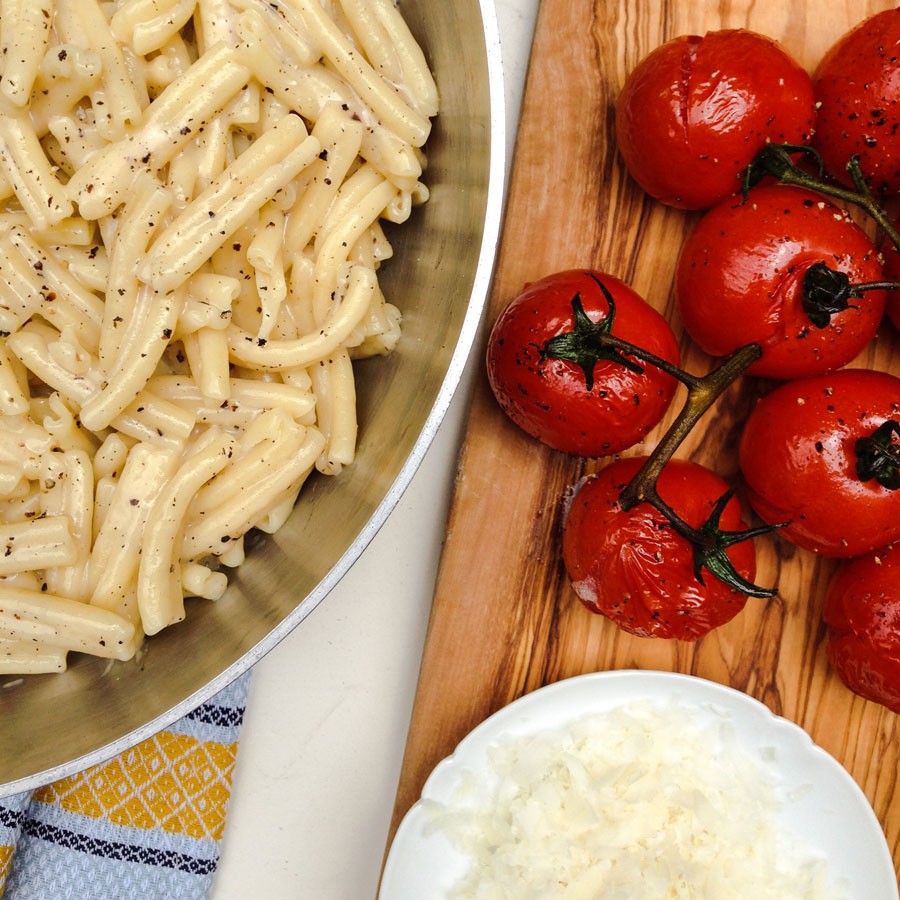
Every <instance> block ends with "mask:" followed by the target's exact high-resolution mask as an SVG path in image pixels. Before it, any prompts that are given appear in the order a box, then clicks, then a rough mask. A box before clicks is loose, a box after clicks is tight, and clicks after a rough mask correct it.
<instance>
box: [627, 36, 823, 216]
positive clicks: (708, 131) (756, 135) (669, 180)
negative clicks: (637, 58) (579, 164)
mask: <svg viewBox="0 0 900 900" xmlns="http://www.w3.org/2000/svg"><path fill="white" fill-rule="evenodd" d="M814 118H815V101H814V98H813V91H812V83H811V81H810V78H809V75H808V74H807V73H806V72H805V71H804V69H803V68H802V67H801V66H800V65H799V64H798V63H797V62H796V61H794V60H793V59H792V58H791V57H790V56H789V55H788V54H787V53H786V52H785V51H784V49H783V48H782V47H781V46H780V45H779V44H778V43H776V42H775V41H773V40H771V39H770V38H767V37H763V36H762V35H759V34H756V33H754V32H752V31H743V30H726V31H712V32H709V33H707V34H706V36H705V37H699V36H697V35H684V36H682V37H677V38H674V39H673V40H671V41H668V42H667V43H665V44H663V45H662V46H660V47H657V49H656V50H654V51H653V52H651V53H650V54H649V55H648V56H646V57H645V58H644V59H643V60H642V61H641V62H640V63H639V64H638V65H637V67H636V68H635V69H634V70H633V71H632V72H631V74H630V75H629V76H628V78H627V79H626V81H625V85H624V88H623V90H622V94H621V96H620V98H619V102H618V104H617V107H616V136H617V141H618V146H619V152H620V153H621V155H622V159H623V160H624V162H625V165H626V166H627V167H628V170H629V171H630V172H631V174H632V176H633V177H634V179H635V181H637V182H638V184H639V185H640V186H641V187H642V188H643V189H644V190H645V191H646V192H647V193H648V194H650V196H651V197H655V198H656V199H657V200H661V201H662V202H663V203H667V204H669V205H671V206H677V207H681V208H683V209H708V208H709V207H711V206H714V205H715V204H716V203H718V202H719V201H720V200H723V199H725V198H726V197H729V196H731V195H732V194H734V193H736V192H737V191H738V190H740V187H741V182H740V177H741V173H742V172H743V170H744V169H745V168H746V167H747V165H748V164H749V163H750V161H751V160H752V159H753V157H754V156H755V155H756V154H757V152H759V150H761V149H762V147H763V146H764V145H765V144H766V142H767V141H770V140H771V141H775V142H777V143H789V144H800V143H806V142H807V141H808V139H809V135H810V134H811V132H812V126H813V121H814Z"/></svg>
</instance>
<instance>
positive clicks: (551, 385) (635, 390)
mask: <svg viewBox="0 0 900 900" xmlns="http://www.w3.org/2000/svg"><path fill="white" fill-rule="evenodd" d="M597 279H599V280H601V281H602V283H603V284H604V286H605V287H606V288H607V290H609V291H610V293H611V295H612V296H613V302H614V305H615V315H614V319H613V326H612V333H613V335H614V336H616V337H619V338H621V339H622V340H624V341H628V342H629V343H632V344H635V345H637V346H639V347H641V348H643V349H644V350H647V351H649V352H651V353H653V354H655V355H656V356H659V357H661V358H663V359H665V360H667V361H668V362H670V363H672V364H673V365H678V361H679V352H678V344H677V342H676V340H675V336H674V334H673V333H672V329H671V328H670V326H669V324H668V323H667V322H666V320H665V319H664V318H663V317H662V316H661V315H660V314H659V313H658V312H656V310H655V309H653V307H651V306H650V305H649V304H648V303H647V302H646V301H645V300H644V299H643V298H642V297H640V296H639V295H638V294H637V293H635V292H634V291H633V290H632V289H631V288H630V287H629V286H628V285H627V284H625V283H624V282H623V281H620V280H619V279H618V278H613V277H612V276H610V275H606V274H604V273H601V272H591V271H589V270H586V269H573V270H568V271H565V272H558V273H556V274H554V275H550V276H548V277H546V278H543V279H541V280H540V281H536V282H534V283H533V284H530V285H528V286H526V288H525V289H524V290H523V291H522V293H521V294H520V295H519V296H518V297H516V298H515V299H514V300H513V301H512V302H511V303H510V304H509V306H507V307H506V309H504V310H503V312H501V314H500V316H499V317H498V318H497V321H496V322H495V323H494V327H493V329H492V330H491V335H490V337H489V339H488V348H487V360H486V364H487V374H488V380H489V382H490V385H491V389H492V390H493V392H494V396H495V397H496V398H497V402H498V403H499V404H500V406H501V408H502V409H503V411H504V412H505V413H506V414H507V415H508V416H509V418H510V419H512V421H513V422H515V423H516V425H518V426H519V427H520V428H521V429H523V430H524V431H525V432H527V433H528V434H530V435H531V436H532V437H535V438H537V439H538V440H540V441H542V442H543V443H545V444H547V445H548V446H550V447H552V448H553V449H555V450H561V451H563V452H565V453H572V454H575V455H578V456H584V457H599V456H607V455H610V454H613V453H618V452H619V451H621V450H624V449H626V448H628V447H631V446H633V445H634V444H637V443H638V442H640V441H641V440H643V438H644V437H646V435H647V434H648V432H649V431H650V430H651V429H652V428H653V427H654V426H655V425H656V424H657V423H658V422H659V421H660V420H661V419H662V417H663V415H664V414H665V412H666V410H667V409H668V407H669V404H670V403H671V401H672V397H673V395H674V393H675V388H676V387H677V382H676V380H675V379H674V378H673V377H672V376H670V375H667V374H665V373H663V372H661V371H660V370H659V369H657V368H656V367H655V366H653V365H650V364H642V368H643V372H642V373H640V374H638V373H636V372H633V371H631V370H629V369H628V368H626V366H624V365H622V364H621V363H619V362H614V361H607V360H601V361H599V362H598V363H597V364H596V365H595V366H594V367H593V377H594V384H593V386H592V387H591V389H590V390H588V388H587V379H586V376H585V373H584V371H583V370H582V369H581V368H580V367H579V366H578V365H577V364H575V363H573V362H569V361H567V360H562V359H551V358H546V357H545V356H544V353H543V348H544V347H545V345H546V344H547V341H549V340H550V339H551V338H553V337H556V336H557V335H560V334H564V333H566V332H570V331H572V329H573V327H574V313H573V309H572V299H573V298H574V297H579V298H580V300H581V303H582V306H583V307H584V311H585V313H586V314H587V316H588V318H589V319H591V320H592V321H594V322H600V321H603V320H605V319H606V318H607V317H608V315H609V304H608V303H607V301H606V299H605V297H604V296H603V294H602V292H601V290H600V287H599V286H598V284H597Z"/></svg>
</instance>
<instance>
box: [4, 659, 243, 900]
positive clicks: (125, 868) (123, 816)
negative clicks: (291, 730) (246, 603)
mask: <svg viewBox="0 0 900 900" xmlns="http://www.w3.org/2000/svg"><path fill="white" fill-rule="evenodd" d="M248 686H249V674H247V675H244V676H243V677H242V678H239V679H238V680H237V681H236V682H234V683H233V684H232V685H230V686H229V687H228V688H226V689H225V690H224V691H222V692H221V693H219V694H217V695H216V696H215V697H213V698H212V699H211V700H209V701H207V702H206V703H204V704H202V705H201V706H198V707H197V708H196V709H195V710H193V711H192V712H190V713H188V714H187V715H186V716H185V717H184V718H183V719H180V720H179V721H178V722H176V723H174V724H173V725H172V726H170V727H169V728H167V729H165V730H164V731H161V732H159V733H158V734H156V735H154V736H153V737H151V738H148V739H147V740H145V741H143V742H142V743H140V744H138V745H137V746H136V747H134V748H132V749H131V750H128V751H127V752H125V753H123V754H121V755H120V756H117V757H114V758H113V759H111V760H109V761H108V762H105V763H101V764H100V765H97V766H94V767H93V768H90V769H87V770H86V771H84V772H81V773H80V774H78V775H73V776H72V777H70V778H65V779H63V780H61V781H57V782H55V783H53V784H50V785H47V786H46V787H43V788H39V789H38V790H36V791H34V792H33V793H25V794H16V795H14V796H12V797H7V798H6V799H2V800H0V898H2V900H69V898H71V900H76V898H77V900H118V898H122V900H126V898H127V900H131V898H141V900H156V898H159V900H202V898H205V897H207V896H208V894H209V890H210V887H211V885H212V879H213V875H214V874H215V870H216V864H217V862H218V859H219V844H220V841H221V839H222V834H223V832H224V828H225V813H226V808H227V804H228V798H229V796H230V793H231V778H232V772H233V770H234V765H235V761H236V757H237V748H238V736H239V732H240V727H241V722H242V719H243V712H244V702H245V699H246V695H247V688H248Z"/></svg>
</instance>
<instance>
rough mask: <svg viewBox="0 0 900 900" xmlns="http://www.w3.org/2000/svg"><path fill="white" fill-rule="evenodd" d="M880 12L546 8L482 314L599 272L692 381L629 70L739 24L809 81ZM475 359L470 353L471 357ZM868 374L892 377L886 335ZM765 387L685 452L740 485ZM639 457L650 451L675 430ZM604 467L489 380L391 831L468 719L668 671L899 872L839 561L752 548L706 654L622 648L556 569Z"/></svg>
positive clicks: (480, 395)
mask: <svg viewBox="0 0 900 900" xmlns="http://www.w3.org/2000/svg"><path fill="white" fill-rule="evenodd" d="M893 5H894V4H892V3H888V2H863V0H854V2H836V0H829V2H827V3H816V2H813V0H791V2H782V0H756V2H753V0H747V2H730V0H619V2H614V0H543V2H542V5H541V8H540V10H539V15H538V21H537V28H536V34H535V40H534V45H533V50H532V56H531V63H530V67H529V74H528V79H527V82H526V89H525V97H524V105H523V110H522V117H521V123H520V130H519V134H518V139H517V144H516V151H515V158H514V162H513V170H512V177H511V183H510V192H509V196H508V202H507V212H506V220H505V225H504V232H503V237H502V241H501V249H500V255H499V259H498V265H497V270H496V275H495V280H494V283H493V287H492V292H491V298H490V308H489V312H488V316H489V319H490V321H493V319H494V318H495V317H496V315H497V313H498V312H499V310H500V309H501V308H502V306H504V305H505V304H506V303H507V302H509V300H511V299H512V298H513V297H514V296H515V295H516V293H518V291H519V290H520V289H521V287H522V286H523V284H524V283H526V282H527V281H530V280H535V279H537V278H540V277H542V276H544V275H547V274H550V273H551V272H554V271H556V270H559V269H564V268H568V267H573V266H593V267H596V268H599V269H601V270H605V271H607V272H609V273H611V274H614V275H617V276H619V277H621V278H623V279H624V280H626V281H628V282H629V283H630V284H632V285H633V286H634V287H635V289H636V290H637V291H638V292H639V293H641V294H642V295H643V296H644V297H645V298H646V299H647V300H648V301H649V302H651V303H652V304H653V305H654V306H656V307H657V308H658V309H659V310H661V311H663V312H664V313H665V314H666V315H667V317H668V318H669V321H670V322H671V323H672V324H673V327H674V328H675V331H676V334H678V335H679V337H680V340H681V347H682V353H683V361H684V364H685V368H687V369H688V370H689V371H692V372H695V373H702V372H705V371H707V370H708V369H709V368H710V365H711V363H710V360H709V359H708V358H707V357H705V356H704V355H703V354H702V353H701V352H700V351H698V350H697V349H696V348H694V347H693V346H692V345H691V343H690V341H689V340H688V339H687V338H686V337H685V336H683V334H682V331H681V326H680V323H679V322H678V318H677V314H676V313H675V310H674V307H673V302H672V290H671V285H672V279H673V273H674V269H675V264H676V260H677V255H678V250H679V248H680V246H681V243H682V241H683V239H684V237H685V236H686V234H687V232H688V230H689V229H690V227H691V226H692V225H693V223H694V222H695V221H696V214H689V213H684V212H680V211H676V210H671V209H666V208H664V207H662V206H660V205H658V204H656V203H655V202H654V201H652V200H650V199H649V198H648V197H646V196H644V195H643V194H642V192H641V191H640V190H639V189H638V187H637V186H636V185H635V184H634V182H632V181H631V180H630V178H629V177H628V176H627V174H626V173H625V171H624V169H623V167H622V164H621V162H620V160H619V159H618V157H617V154H616V151H615V144H614V135H613V125H614V104H615V101H616V98H617V96H618V94H619V91H620V89H621V86H622V84H623V82H624V79H625V76H626V74H627V72H628V71H630V69H631V68H633V67H634V65H635V64H636V63H637V62H638V60H639V59H640V58H641V57H642V56H643V55H645V54H646V53H647V52H649V51H650V50H651V49H653V48H654V47H656V46H657V45H658V44H660V43H662V42H663V41H664V40H667V39H668V38H671V37H674V36H676V35H679V34H685V33H698V34H702V33H704V32H705V31H707V30H712V29H716V28H722V27H744V28H751V29H753V30H755V31H759V32H762V33H764V34H768V35H770V36H772V37H775V38H777V39H779V40H780V41H781V43H782V44H783V45H784V46H785V48H786V49H787V50H788V51H789V52H790V53H791V54H793V55H794V56H795V58H797V59H798V60H799V61H800V62H801V63H802V64H803V65H805V66H806V67H807V68H808V69H809V70H810V71H811V70H812V69H814V68H815V65H816V63H817V61H818V60H819V58H821V56H822V55H823V54H824V52H825V51H826V50H827V48H828V47H829V46H830V45H831V44H832V43H833V42H834V41H835V40H836V39H837V38H838V37H839V36H840V35H841V34H842V33H843V32H844V31H846V30H847V29H848V28H849V27H850V26H851V25H852V24H854V23H856V22H857V21H859V20H860V19H861V18H863V17H865V16H866V15H868V14H870V13H873V12H877V11H879V10H881V9H884V8H887V7H890V6H893ZM480 352H481V351H480V348H479V349H478V350H476V353H480ZM857 362H858V364H863V365H869V366H874V367H878V368H882V369H889V370H891V371H894V372H896V373H898V374H900V339H898V336H897V335H896V333H894V332H891V331H890V330H888V329H887V328H886V329H884V332H883V334H881V335H879V338H878V341H877V342H876V344H875V345H874V346H873V347H872V348H871V349H870V350H869V351H867V352H866V353H865V355H864V356H863V357H861V358H860V360H858V361H857ZM759 387H760V386H759V384H758V383H756V382H754V381H753V380H752V379H746V380H744V381H742V382H740V383H739V384H738V385H736V386H734V387H733V388H732V389H731V390H730V391H729V393H727V394H726V395H725V396H724V397H723V398H722V399H721V400H720V401H719V402H718V404H717V405H716V407H715V408H714V409H713V410H712V411H711V412H710V413H709V414H708V415H707V417H706V418H705V419H704V420H703V421H702V423H701V425H702V427H701V428H700V429H699V430H697V432H696V433H695V434H693V435H692V436H691V437H690V438H689V440H688V441H687V442H686V443H685V444H684V445H683V446H682V447H681V448H680V450H679V452H678V456H679V457H683V458H690V459H694V460H696V461H698V462H702V463H704V464H706V465H709V466H710V467H711V468H713V469H715V470H716V471H717V472H719V474H721V475H722V476H723V477H724V478H726V479H727V480H729V481H731V482H732V483H736V484H738V483H739V474H738V471H737V462H736V442H737V440H738V436H739V433H740V425H741V422H742V420H743V419H744V417H745V416H746V413H747V410H748V408H749V405H750V404H751V402H752V400H753V398H754V396H755V395H756V392H757V391H758V390H759ZM679 405H680V398H679V399H678V400H677V401H676V404H674V405H673V407H672V410H671V413H670V415H669V417H668V418H667V419H666V420H665V421H664V422H663V423H662V424H661V425H660V428H659V429H657V431H656V432H654V433H653V434H652V435H651V436H650V439H649V440H648V442H647V444H646V445H644V447H642V448H641V447H639V448H636V449H635V450H634V451H630V452H646V451H647V449H649V448H651V447H652V446H653V444H654V442H655V441H656V440H657V439H658V437H659V435H660V434H661V433H662V429H664V428H665V427H666V426H667V425H668V424H669V423H670V421H671V419H672V418H673V417H674V415H675V412H676V411H677V408H678V406H679ZM597 465H598V464H597V463H592V462H584V461H581V460H578V459H574V458H570V457H567V456H565V455H562V454H559V453H555V452H552V451H549V450H546V449H544V448H543V447H542V446H541V445H539V444H538V443H537V442H535V441H533V440H531V439H530V438H527V437H526V436H524V435H523V434H521V433H520V432H519V431H518V430H517V429H516V428H515V427H514V426H513V425H512V424H510V423H509V422H508V421H507V420H506V418H505V417H504V415H503V413H502V412H501V411H500V410H499V408H498V407H497V405H496V404H495V402H494V400H493V397H492V396H491V394H490V391H489V388H488V386H487V382H486V379H485V377H484V375H483V371H482V372H480V373H479V376H478V379H477V384H476V388H475V392H474V396H473V398H472V403H471V410H470V414H469V419H468V424H467V428H466V432H465V436H464V442H463V447H462V451H461V456H460V460H459V469H458V474H457V482H456V491H455V497H454V501H453V504H452V508H451V513H450V518H449V522H448V528H447V536H446V543H445V546H444V550H443V555H442V560H441V565H440V569H439V573H438V580H437V585H436V590H435V595H434V601H433V611H432V616H431V621H430V625H429V631H428V636H427V640H426V646H425V654H424V659H423V664H422V668H421V674H420V680H419V684H418V688H417V693H416V698H415V704H414V710H413V718H412V722H411V726H410V731H409V737H408V743H407V748H406V753H405V757H404V762H403V768H402V774H401V780H400V784H399V789H398V794H397V801H396V808H395V813H394V821H393V822H392V826H391V835H393V833H394V830H395V829H396V826H397V825H398V824H399V821H400V819H401V818H402V816H403V815H404V813H405V812H406V810H407V809H408V808H409V807H410V806H411V805H412V804H413V803H414V802H415V801H416V799H417V798H418V796H419V793H420V791H421V788H422V785H423V783H424V781H425V779H426V778H427V776H428V775H429V773H430V772H431V770H432V769H433V767H434V766H435V765H436V764H437V763H438V762H439V761H440V760H441V759H442V758H443V757H445V756H447V755H448V754H449V753H451V752H452V750H453V748H454V747H455V745H456V744H457V743H458V742H459V740H460V739H462V738H463V737H464V736H465V734H466V733H468V732H469V731H470V730H471V729H472V728H473V727H474V726H476V725H477V724H478V723H479V722H481V721H482V720H483V719H485V718H486V717H487V716H489V715H490V714H491V713H493V712H494V711H496V710H497V709H499V708H500V707H502V706H504V705H506V704H507V703H509V702H510V701H512V700H514V699H516V698H517V697H519V696H521V695H522V694H525V693H527V692H529V691H532V690H534V689H535V688H537V687H540V686H541V685H544V684H548V683H550V682H554V681H557V680H559V679H561V678H565V677H568V676H572V675H577V674H580V673H584V672H594V671H602V670H609V669H627V668H640V669H662V670H671V671H677V672H685V673H691V674H694V675H698V676H701V677H703V678H707V679H711V680H712V681H716V682H720V683H722V684H727V685H731V686H733V687H736V688H738V689H740V690H742V691H745V692H746V693H748V694H750V695H752V696H754V697H756V698H758V699H759V700H761V701H762V702H763V703H765V704H766V705H767V706H768V707H769V708H770V709H771V710H772V711H773V712H775V713H777V714H779V715H782V716H785V717H786V718H788V719H791V720H793V721H794V722H796V723H798V724H799V725H801V726H802V727H803V728H805V729H806V730H807V732H809V734H810V735H811V736H812V737H813V739H814V740H815V741H816V742H817V743H818V744H819V745H821V746H822V747H824V748H825V749H826V750H827V751H828V752H830V753H831V754H832V755H834V756H835V757H836V758H837V759H838V760H840V761H841V762H842V763H843V764H844V766H845V767H846V768H847V769H848V770H849V771H850V773H851V774H852V775H853V777H854V778H855V779H856V781H857V782H858V784H859V785H860V786H861V787H862V789H863V790H864V792H865V793H866V795H867V797H868V798H869V800H870V802H871V803H872V806H873V808H874V809H875V812H876V814H877V816H878V818H879V820H880V821H881V823H882V825H883V826H884V830H885V833H886V835H887V840H888V843H889V845H890V848H891V851H892V853H893V856H894V861H895V867H897V866H898V864H900V786H898V778H897V772H898V747H900V741H898V737H900V728H898V717H897V716H896V715H895V714H892V713H890V712H888V711H886V710H885V709H883V708H882V707H880V706H878V705H877V704H874V703H869V702H866V701H863V700H862V699H860V698H858V697H856V696H855V695H854V694H852V693H851V692H850V691H849V690H847V689H846V688H845V687H844V686H843V685H842V684H841V683H840V681H839V680H838V679H837V678H836V676H834V674H833V673H832V672H831V671H830V670H829V667H828V665H827V661H826V657H825V641H824V633H823V629H822V626H821V622H820V613H821V606H822V600H823V592H824V588H825V585H826V583H827V580H828V577H829V575H830V573H831V571H832V570H833V565H834V564H833V563H830V562H827V561H818V560H816V559H815V558H813V556H812V555H810V554H807V553H805V552H803V551H798V550H795V549H792V548H791V547H790V546H789V545H788V544H786V543H785V542H783V541H781V540H779V539H774V538H766V539H762V540H759V541H757V554H758V565H759V569H758V576H757V582H758V583H760V584H764V585H765V584H772V583H775V582H777V583H778V586H779V593H778V596H777V597H776V598H774V599H772V600H770V601H758V600H750V601H749V602H748V604H747V607H746V608H745V610H744V611H743V612H742V613H741V614H740V615H739V616H738V617H737V618H736V619H734V620H733V621H732V622H730V623H729V624H728V625H726V626H724V627H722V628H719V629H718V630H716V631H714V632H712V633H711V634H710V635H709V636H707V637H706V638H704V639H703V640H701V641H699V642H697V643H695V644H690V643H682V642H673V641H664V640H649V639H641V638H636V637H632V636H629V635H627V634H625V633H624V632H622V631H619V630H618V629H617V628H616V627H615V626H614V625H613V624H612V623H610V622H609V621H607V620H605V619H604V618H602V617H599V616H594V615H591V614H590V613H588V612H587V611H586V610H585V609H584V608H583V607H582V606H581V605H580V604H579V603H578V601H577V600H576V598H575V595H574V593H573V592H572V590H571V588H570V586H569V584H568V582H567V580H566V577H565V573H564V571H563V569H562V565H561V562H560V516H561V511H562V500H563V498H564V496H565V492H566V490H567V488H569V486H570V485H572V484H574V483H575V482H576V481H577V480H578V478H580V477H581V476H582V475H583V474H584V472H585V471H587V470H590V469H592V468H596V467H597Z"/></svg>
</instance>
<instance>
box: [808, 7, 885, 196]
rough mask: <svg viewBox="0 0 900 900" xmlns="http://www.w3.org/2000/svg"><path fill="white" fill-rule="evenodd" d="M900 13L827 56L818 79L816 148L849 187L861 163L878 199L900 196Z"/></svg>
mask: <svg viewBox="0 0 900 900" xmlns="http://www.w3.org/2000/svg"><path fill="white" fill-rule="evenodd" d="M898 57H900V9H889V10H885V11H884V12H881V13H878V14H877V15H874V16H871V17H870V18H868V19H866V20H865V21H864V22H861V23H860V24H859V25H857V26H856V28H854V29H853V30H852V31H850V32H848V33H847V34H846V35H844V37H842V38H841V39H840V40H839V41H838V42H837V43H836V44H835V45H834V46H833V47H832V48H831V49H830V50H829V51H828V53H826V54H825V56H824V57H823V59H822V61H821V62H820V63H819V66H818V68H817V69H816V73H815V76H814V79H813V82H814V88H815V94H816V100H817V101H818V103H819V110H818V114H817V116H816V130H815V137H814V139H813V144H814V146H815V147H816V149H817V150H818V151H819V153H820V154H821V155H822V160H823V162H824V163H825V167H826V168H827V169H828V170H829V171H830V172H831V174H832V175H834V176H835V177H836V178H838V179H840V180H842V181H844V182H845V183H848V184H849V183H850V178H849V176H848V174H847V171H846V167H847V162H848V161H849V159H850V157H851V156H853V155H857V156H858V157H859V162H860V168H861V169H862V172H863V175H864V176H865V177H866V179H867V181H868V182H869V185H870V187H871V188H872V190H874V191H875V192H876V193H896V192H897V191H898V190H900V80H898V78H897V59H898Z"/></svg>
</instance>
